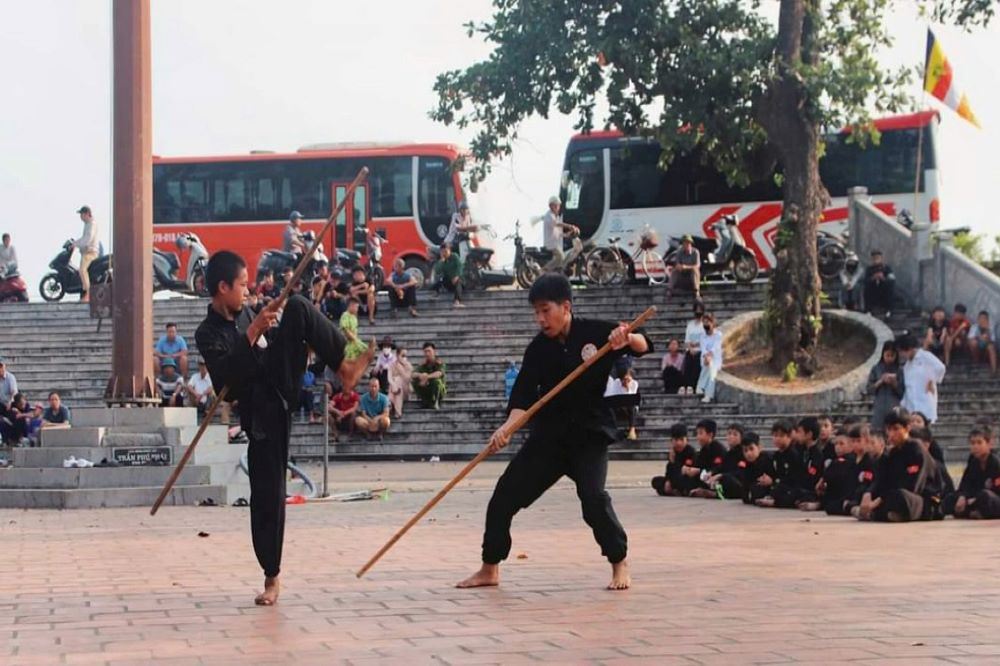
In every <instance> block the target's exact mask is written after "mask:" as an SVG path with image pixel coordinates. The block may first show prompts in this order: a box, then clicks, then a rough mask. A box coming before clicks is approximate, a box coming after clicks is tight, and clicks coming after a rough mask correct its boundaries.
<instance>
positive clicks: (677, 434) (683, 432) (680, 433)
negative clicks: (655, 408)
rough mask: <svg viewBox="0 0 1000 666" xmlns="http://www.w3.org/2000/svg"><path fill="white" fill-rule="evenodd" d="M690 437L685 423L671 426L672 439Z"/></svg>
mask: <svg viewBox="0 0 1000 666" xmlns="http://www.w3.org/2000/svg"><path fill="white" fill-rule="evenodd" d="M687 436H688V427H687V426H686V425H685V424H683V423H675V424H673V425H672V426H670V439H684V438H685V437H687Z"/></svg>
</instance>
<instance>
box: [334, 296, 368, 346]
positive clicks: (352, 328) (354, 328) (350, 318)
mask: <svg viewBox="0 0 1000 666" xmlns="http://www.w3.org/2000/svg"><path fill="white" fill-rule="evenodd" d="M360 306H361V304H360V302H359V301H358V299H356V298H353V297H352V298H351V299H350V300H348V301H347V312H345V313H344V314H342V315H340V331H341V332H342V333H343V334H344V337H345V338H347V346H346V347H344V358H346V359H347V360H348V361H350V360H351V359H355V358H357V357H359V356H361V355H362V354H364V353H365V351H366V350H367V349H368V345H366V344H365V343H364V342H363V341H362V340H361V338H360V337H358V308H359V307H360Z"/></svg>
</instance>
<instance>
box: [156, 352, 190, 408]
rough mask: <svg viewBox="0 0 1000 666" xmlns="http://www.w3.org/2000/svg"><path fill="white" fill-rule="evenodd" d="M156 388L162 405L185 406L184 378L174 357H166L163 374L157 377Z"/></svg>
mask: <svg viewBox="0 0 1000 666" xmlns="http://www.w3.org/2000/svg"><path fill="white" fill-rule="evenodd" d="M156 390H157V391H159V393H160V399H161V402H160V406H162V407H183V406H184V379H183V377H181V376H180V375H178V374H177V365H176V364H175V363H174V360H173V359H172V358H168V359H164V361H163V370H162V374H161V375H160V376H159V377H157V378H156Z"/></svg>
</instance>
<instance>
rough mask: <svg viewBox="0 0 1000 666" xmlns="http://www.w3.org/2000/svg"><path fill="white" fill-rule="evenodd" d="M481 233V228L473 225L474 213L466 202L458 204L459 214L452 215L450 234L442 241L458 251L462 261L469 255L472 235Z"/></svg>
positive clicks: (449, 227) (449, 226)
mask: <svg viewBox="0 0 1000 666" xmlns="http://www.w3.org/2000/svg"><path fill="white" fill-rule="evenodd" d="M477 231H479V227H478V226H477V225H475V224H473V223H472V213H471V212H470V211H469V204H468V203H467V202H465V201H463V202H461V203H460V204H458V212H457V213H454V214H452V216H451V223H450V224H449V225H448V233H447V234H446V235H445V237H444V241H442V243H441V244H442V245H448V246H451V248H452V249H453V250H458V256H459V258H460V259H461V260H462V261H465V257H466V256H467V255H468V254H469V240H470V238H471V236H470V234H473V233H475V232H477Z"/></svg>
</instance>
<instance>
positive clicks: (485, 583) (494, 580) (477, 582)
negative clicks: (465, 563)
mask: <svg viewBox="0 0 1000 666" xmlns="http://www.w3.org/2000/svg"><path fill="white" fill-rule="evenodd" d="M499 584H500V565H499V564H486V563H485V562H484V563H483V566H482V567H481V568H480V569H479V571H477V572H476V573H474V574H472V575H471V576H469V577H468V578H466V579H465V580H463V581H462V582H461V583H458V584H456V585H455V587H459V588H467V587H496V586H497V585H499Z"/></svg>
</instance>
